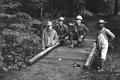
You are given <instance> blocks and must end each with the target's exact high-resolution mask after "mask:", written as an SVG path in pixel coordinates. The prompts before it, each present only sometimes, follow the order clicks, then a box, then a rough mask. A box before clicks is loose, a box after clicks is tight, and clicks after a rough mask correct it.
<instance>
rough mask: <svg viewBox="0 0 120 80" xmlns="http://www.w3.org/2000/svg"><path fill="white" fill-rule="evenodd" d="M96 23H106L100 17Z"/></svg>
mask: <svg viewBox="0 0 120 80" xmlns="http://www.w3.org/2000/svg"><path fill="white" fill-rule="evenodd" d="M98 23H106V22H105V21H104V20H103V19H100V20H99V22H98Z"/></svg>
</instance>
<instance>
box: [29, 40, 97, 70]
mask: <svg viewBox="0 0 120 80" xmlns="http://www.w3.org/2000/svg"><path fill="white" fill-rule="evenodd" d="M74 43H75V44H76V41H74ZM69 46H70V45H69V42H66V43H65V44H63V45H61V44H59V43H58V44H56V45H55V46H52V47H49V48H47V49H46V50H44V51H42V52H41V53H39V54H38V55H36V56H35V57H33V58H32V59H30V60H29V63H34V62H36V60H39V63H45V64H64V65H74V64H78V65H81V66H85V67H86V68H89V67H90V65H91V62H92V60H93V56H94V53H95V49H96V45H95V39H90V38H89V39H85V42H84V43H83V45H82V46H81V47H74V48H70V47H69Z"/></svg>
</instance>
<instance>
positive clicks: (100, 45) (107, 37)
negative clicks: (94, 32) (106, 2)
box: [96, 19, 115, 71]
mask: <svg viewBox="0 0 120 80" xmlns="http://www.w3.org/2000/svg"><path fill="white" fill-rule="evenodd" d="M98 23H99V27H98V29H99V32H98V37H97V41H96V42H97V50H98V55H99V56H100V59H101V60H100V66H99V67H98V71H103V66H104V62H105V60H106V55H107V52H108V46H109V41H112V40H113V39H114V38H115V35H114V34H113V33H112V32H111V31H110V30H109V29H107V28H105V23H106V22H105V21H104V20H102V19H101V20H99V22H98Z"/></svg>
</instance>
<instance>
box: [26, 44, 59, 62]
mask: <svg viewBox="0 0 120 80" xmlns="http://www.w3.org/2000/svg"><path fill="white" fill-rule="evenodd" d="M59 44H60V43H56V44H55V45H54V46H51V47H48V48H47V49H45V50H44V51H42V52H40V53H39V54H38V55H36V56H35V57H33V58H32V59H30V60H28V62H29V63H30V64H32V63H34V62H35V61H36V60H37V59H39V58H40V57H42V56H43V55H45V54H46V53H47V52H49V51H51V50H52V49H54V48H55V47H57V46H58V45H59Z"/></svg>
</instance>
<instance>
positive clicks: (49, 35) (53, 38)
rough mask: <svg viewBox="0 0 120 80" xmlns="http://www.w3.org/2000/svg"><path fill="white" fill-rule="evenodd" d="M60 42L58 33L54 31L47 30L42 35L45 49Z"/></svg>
mask: <svg viewBox="0 0 120 80" xmlns="http://www.w3.org/2000/svg"><path fill="white" fill-rule="evenodd" d="M57 41H58V36H57V32H56V31H55V30H54V29H51V30H48V29H45V30H44V31H43V33H42V45H43V48H46V47H49V46H53V45H54V44H55V43H56V42H57Z"/></svg>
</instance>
